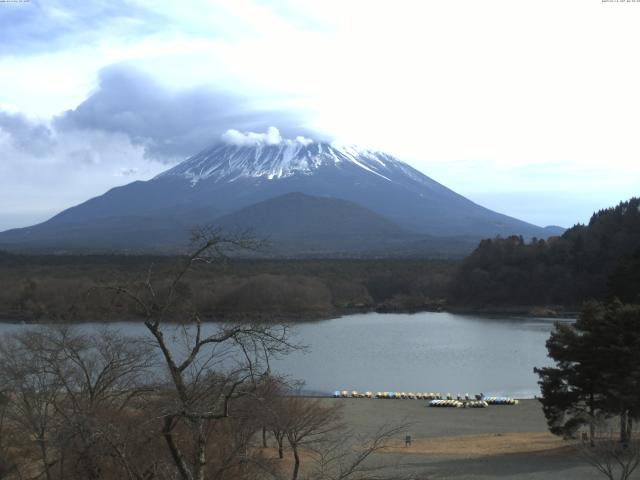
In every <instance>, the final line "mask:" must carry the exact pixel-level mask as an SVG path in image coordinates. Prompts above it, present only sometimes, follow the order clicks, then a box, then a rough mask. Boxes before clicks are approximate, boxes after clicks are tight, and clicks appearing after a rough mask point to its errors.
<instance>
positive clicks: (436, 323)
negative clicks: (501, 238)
mask: <svg viewBox="0 0 640 480" xmlns="http://www.w3.org/2000/svg"><path fill="white" fill-rule="evenodd" d="M555 321H556V320H554V319H547V318H534V317H504V316H500V317H498V316H492V317H489V316H478V315H456V314H450V313H435V312H424V313H417V314H412V315H409V314H377V313H368V314H361V315H349V316H345V317H341V318H336V319H332V320H324V321H319V322H313V323H304V324H299V325H296V327H295V330H294V340H295V341H297V342H298V343H301V344H304V345H306V346H307V347H308V349H307V351H306V352H296V353H293V354H291V355H288V356H287V357H284V358H281V359H276V360H275V361H274V362H273V363H272V368H273V370H275V371H277V372H279V373H283V374H286V375H289V376H290V377H292V378H296V379H302V380H304V381H305V384H306V385H305V389H306V390H307V391H309V392H318V393H329V392H333V391H334V390H336V389H339V390H343V389H348V390H353V389H355V390H359V391H365V390H371V391H374V392H375V391H405V392H409V391H414V392H415V391H421V392H440V393H442V394H446V393H448V392H450V393H452V394H454V395H455V394H457V393H462V394H464V393H467V392H468V393H470V394H473V393H478V392H484V393H485V394H495V395H512V396H517V397H519V398H525V397H533V396H534V395H536V394H538V391H539V390H538V386H537V383H536V381H537V377H536V376H535V375H534V373H533V367H534V366H545V365H549V364H550V361H549V359H548V358H547V352H546V348H545V341H546V340H547V338H548V337H549V333H550V332H551V330H552V328H553V325H554V322H555ZM89 325H91V324H87V326H89ZM114 326H115V327H116V328H118V329H121V330H123V331H124V332H125V333H127V334H131V335H141V334H146V331H145V329H144V326H143V325H141V324H138V323H131V322H121V323H116V324H114ZM23 328H28V327H26V326H22V325H15V324H13V325H12V324H1V325H0V333H4V332H9V331H15V330H19V329H23ZM31 328H33V327H31ZM36 328H37V327H36Z"/></svg>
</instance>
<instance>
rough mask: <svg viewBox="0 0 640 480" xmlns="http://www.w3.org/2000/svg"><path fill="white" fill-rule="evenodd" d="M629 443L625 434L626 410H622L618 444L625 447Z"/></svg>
mask: <svg viewBox="0 0 640 480" xmlns="http://www.w3.org/2000/svg"><path fill="white" fill-rule="evenodd" d="M628 442H629V435H628V433H627V410H626V409H624V410H622V413H620V443H622V444H624V445H626V444H627V443H628Z"/></svg>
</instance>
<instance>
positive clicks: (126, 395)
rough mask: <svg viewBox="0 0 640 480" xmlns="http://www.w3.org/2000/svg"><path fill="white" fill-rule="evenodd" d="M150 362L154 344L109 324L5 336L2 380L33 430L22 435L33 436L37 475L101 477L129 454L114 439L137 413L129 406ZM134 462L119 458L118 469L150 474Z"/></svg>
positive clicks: (14, 408)
mask: <svg viewBox="0 0 640 480" xmlns="http://www.w3.org/2000/svg"><path fill="white" fill-rule="evenodd" d="M150 359H151V351H150V350H149V348H147V347H145V346H144V345H143V344H139V343H138V342H137V341H136V340H135V339H132V338H130V337H127V338H125V337H123V336H122V335H120V334H116V333H115V332H113V331H110V330H108V329H100V330H98V331H92V332H91V334H82V333H80V332H79V331H78V330H77V329H71V328H68V327H61V328H55V329H54V328H48V329H43V330H40V331H36V330H29V331H26V332H22V333H19V334H16V335H12V336H9V337H5V338H4V339H3V340H2V342H1V343H0V379H1V381H2V384H3V388H4V389H5V391H7V392H10V393H9V404H10V405H9V412H10V418H11V420H12V421H13V422H14V425H15V426H17V427H19V428H22V429H24V430H26V432H28V433H29V434H28V435H26V436H23V439H24V440H26V441H27V442H28V439H29V438H34V439H35V442H36V444H37V447H38V448H37V451H38V452H39V457H40V462H39V464H40V465H41V472H40V474H39V475H42V476H44V477H45V478H47V479H48V480H50V479H53V478H101V477H102V476H103V473H104V471H105V467H106V466H107V465H109V464H111V463H113V462H112V459H113V458H116V459H119V460H123V459H124V458H127V456H126V452H125V450H124V449H123V448H122V445H118V444H117V443H116V442H114V439H117V438H120V437H122V435H121V429H120V427H121V426H123V425H125V424H126V423H127V422H126V421H125V418H127V417H128V416H130V415H131V412H130V411H126V412H125V410H126V409H128V407H129V406H130V405H131V403H132V402H133V401H134V400H136V399H137V398H138V397H139V396H140V394H141V393H142V392H143V391H144V390H145V387H144V385H145V384H144V382H143V381H142V375H143V374H144V373H146V372H147V369H148V365H149V363H150ZM117 447H120V448H117ZM25 451H28V450H25ZM23 463H24V462H23ZM131 465H132V462H124V461H120V462H119V464H118V467H119V468H116V470H120V471H123V472H128V475H127V476H128V477H129V478H136V479H138V478H139V479H142V478H144V476H143V475H136V474H135V470H134V469H132V466H131ZM54 467H55V468H54ZM114 468H115V467H114ZM114 468H110V470H111V471H113V470H114ZM31 470H33V465H32V466H31Z"/></svg>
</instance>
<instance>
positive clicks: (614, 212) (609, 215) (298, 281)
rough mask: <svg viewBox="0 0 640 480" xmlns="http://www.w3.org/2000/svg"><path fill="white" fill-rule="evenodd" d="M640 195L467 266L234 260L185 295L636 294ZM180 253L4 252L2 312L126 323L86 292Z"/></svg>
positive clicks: (308, 308) (385, 301)
mask: <svg viewBox="0 0 640 480" xmlns="http://www.w3.org/2000/svg"><path fill="white" fill-rule="evenodd" d="M639 207H640V200H639V199H637V198H633V199H631V200H629V201H628V202H623V203H621V204H620V205H618V206H616V207H614V208H609V209H605V210H601V211H599V212H597V213H595V214H594V215H593V216H592V218H591V221H590V222H589V224H588V225H576V226H574V227H573V228H571V229H569V230H567V231H566V232H565V233H564V235H562V236H561V237H551V238H549V239H548V240H542V239H533V240H531V241H525V240H524V239H523V238H522V237H508V238H495V239H487V240H483V241H482V242H481V243H480V245H479V246H478V248H477V249H476V250H475V251H474V252H473V253H472V254H471V255H470V256H468V257H467V258H466V259H464V260H463V261H461V262H460V261H456V260H424V259H391V258H384V259H373V258H371V259H365V258H359V259H349V258H340V259H328V258H323V259H289V260H287V259H260V258H238V257H235V258H233V259H229V260H227V261H225V262H222V263H215V264H207V265H200V266H198V267H197V268H196V269H195V270H194V271H193V273H192V275H191V276H190V277H189V280H188V282H186V283H185V285H184V286H183V288H184V289H185V291H184V292H183V294H184V295H186V296H188V297H189V298H190V301H192V302H193V303H194V304H195V305H196V306H197V308H198V309H199V311H200V312H201V313H202V314H203V316H204V317H206V318H210V319H216V318H217V319H220V318H225V319H243V318H254V319H256V318H258V319H260V318H261V319H274V318H279V319H291V320H296V319H314V318H326V317H330V316H333V315H339V314H344V313H350V312H363V311H373V310H376V311H380V312H389V311H419V310H430V309H440V308H442V307H446V306H448V307H450V308H456V307H458V308H460V307H462V308H473V309H505V310H518V309H519V310H523V308H524V309H526V310H530V307H535V306H543V307H544V306H559V307H563V308H564V309H566V310H570V311H571V310H573V311H575V310H577V309H578V308H579V306H580V305H581V304H582V303H583V302H584V301H586V300H589V299H596V300H609V299H611V298H614V297H616V298H619V299H620V300H622V301H624V302H638V301H639V300H640V298H639V297H638V294H639V292H640V210H639ZM180 259H181V257H175V256H174V257H171V256H150V255H146V256H145V255H17V254H10V253H4V252H0V284H2V286H3V288H2V289H0V317H1V318H4V319H24V320H27V321H66V322H68V321H72V322H73V321H86V320H122V319H127V318H130V317H131V315H130V313H131V312H129V311H127V307H126V306H123V305H117V304H116V305H109V306H108V307H107V306H106V305H107V304H108V303H109V302H108V299H106V298H98V297H99V296H100V294H96V293H94V294H93V296H91V295H89V294H88V293H87V292H89V291H92V290H93V291H94V292H95V288H94V287H99V286H104V285H109V284H112V283H114V282H121V281H127V282H133V283H135V282H143V281H144V279H145V278H146V276H147V275H148V273H149V269H151V270H152V271H153V273H154V274H155V275H157V276H158V277H161V278H162V277H166V278H170V277H171V275H172V272H173V270H172V269H173V268H174V267H175V265H176V264H177V263H179V261H180Z"/></svg>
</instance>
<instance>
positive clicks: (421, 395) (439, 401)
mask: <svg viewBox="0 0 640 480" xmlns="http://www.w3.org/2000/svg"><path fill="white" fill-rule="evenodd" d="M333 396H334V397H335V398H381V399H409V400H430V402H429V406H432V407H454V408H457V407H458V406H460V407H464V406H467V407H471V408H484V407H485V406H488V405H517V404H518V400H516V399H515V398H512V397H485V396H484V395H483V394H480V395H475V396H474V397H475V399H472V398H470V397H469V394H468V393H465V394H464V397H463V396H462V395H460V394H458V395H457V396H456V397H455V398H454V397H452V396H451V394H450V393H448V394H447V395H446V396H442V395H440V393H434V392H417V393H414V392H375V393H374V392H369V391H367V392H358V391H357V390H352V391H348V390H336V391H335V392H333Z"/></svg>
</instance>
